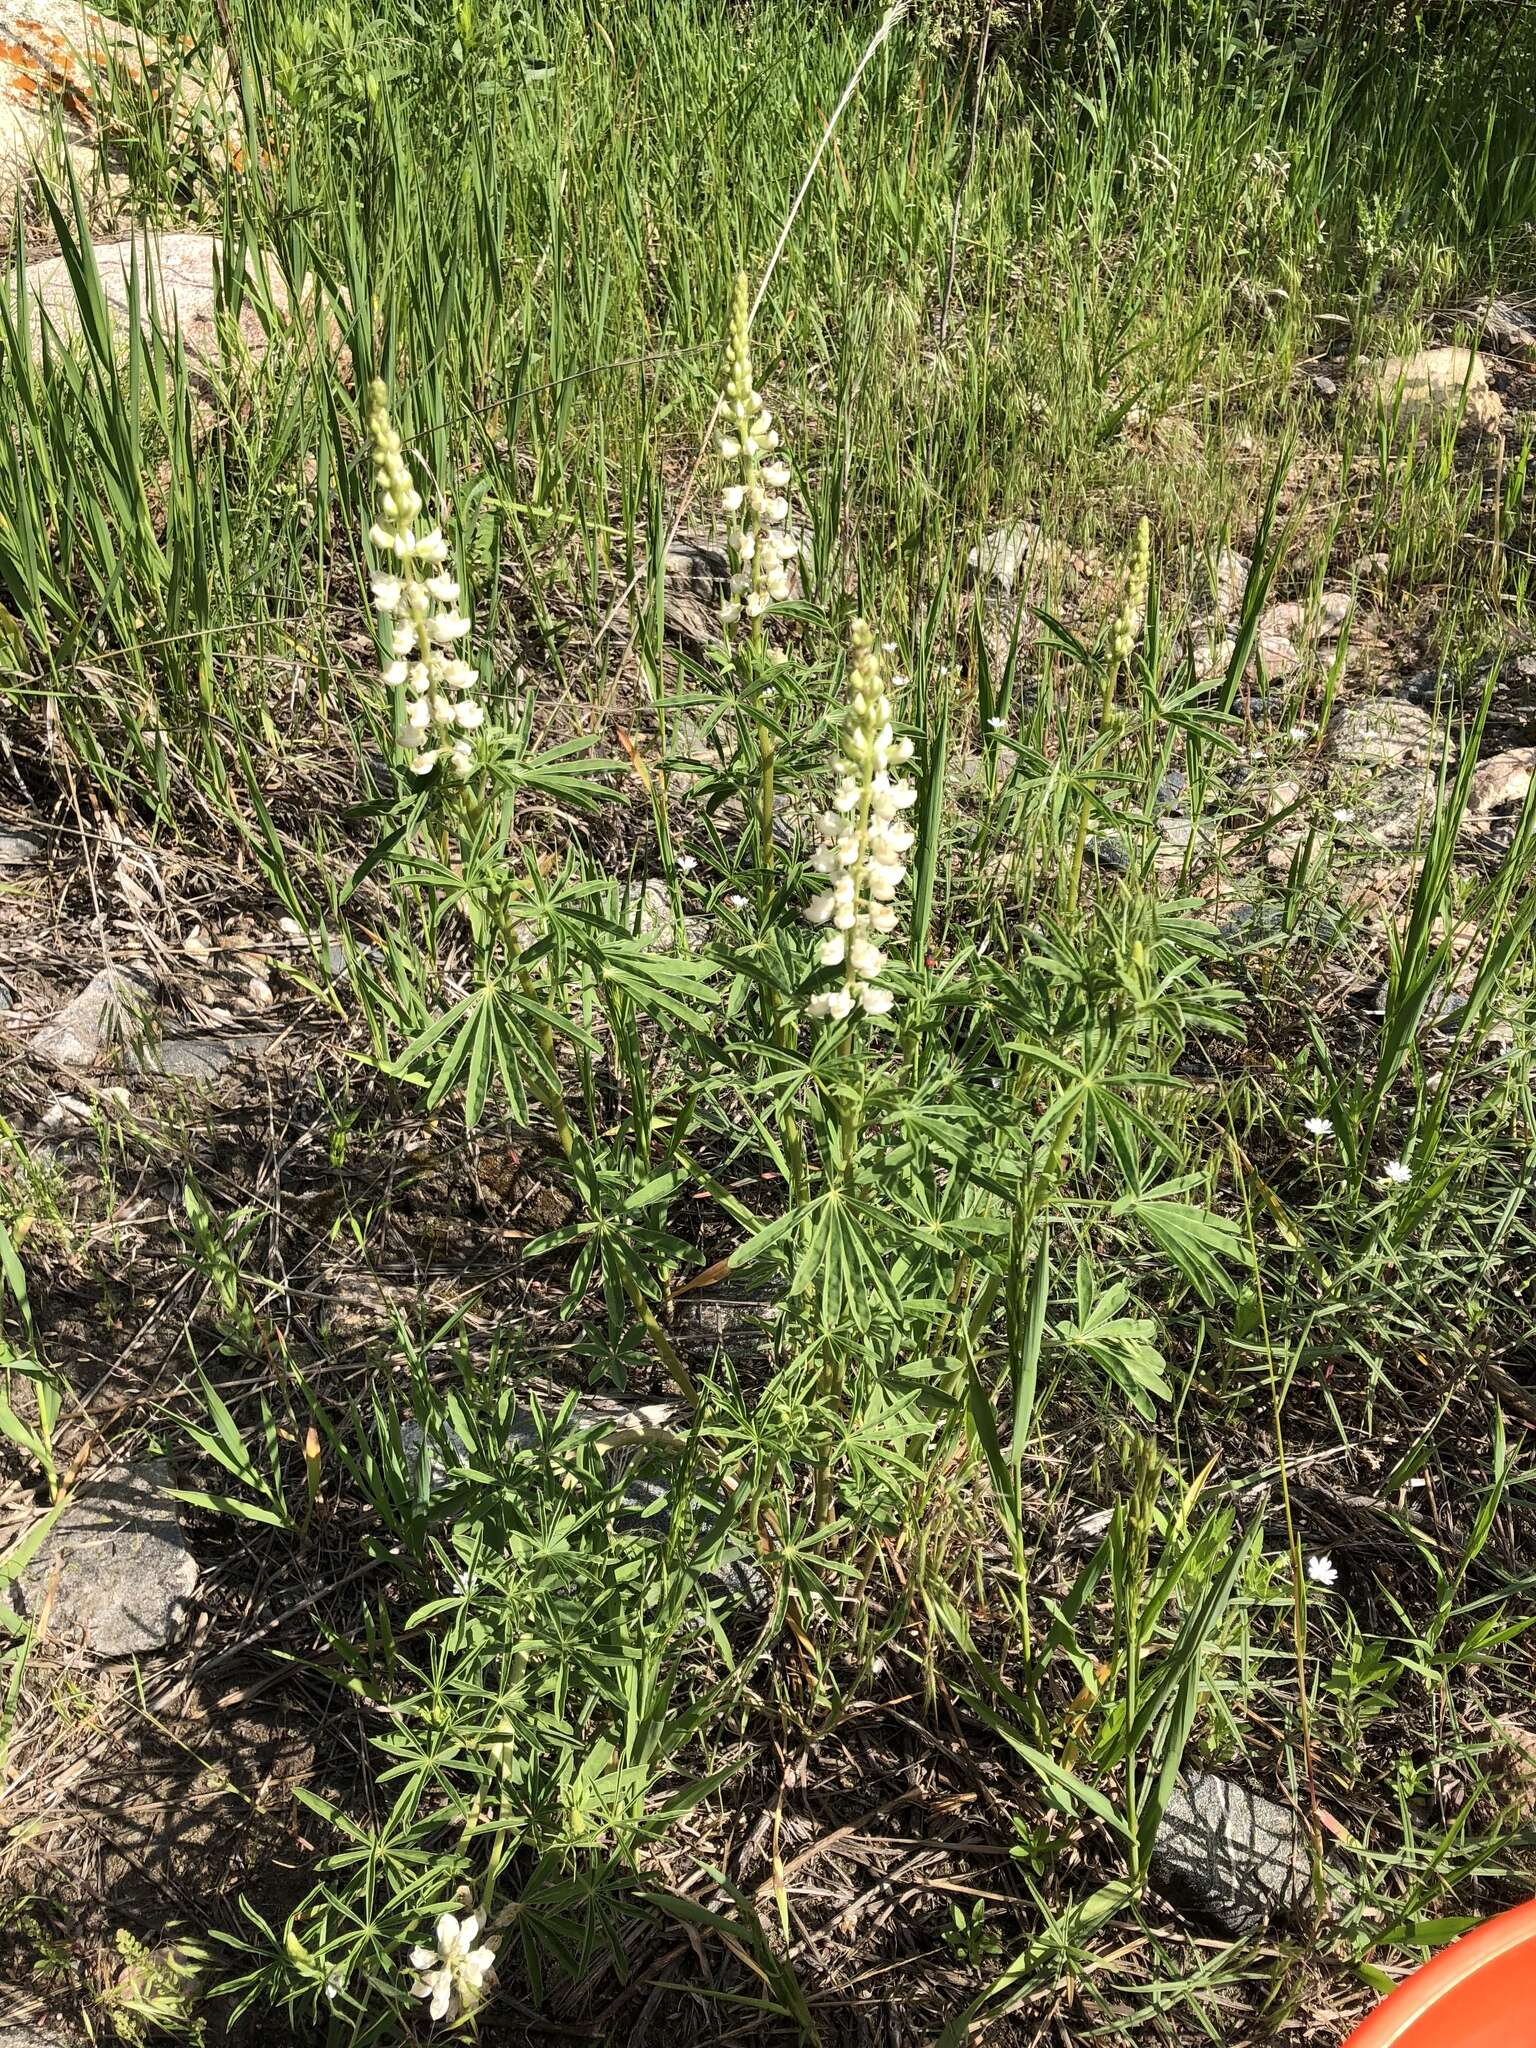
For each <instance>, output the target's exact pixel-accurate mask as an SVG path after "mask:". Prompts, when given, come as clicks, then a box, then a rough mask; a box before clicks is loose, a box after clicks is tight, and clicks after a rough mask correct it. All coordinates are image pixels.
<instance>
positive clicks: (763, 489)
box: [719, 271, 795, 626]
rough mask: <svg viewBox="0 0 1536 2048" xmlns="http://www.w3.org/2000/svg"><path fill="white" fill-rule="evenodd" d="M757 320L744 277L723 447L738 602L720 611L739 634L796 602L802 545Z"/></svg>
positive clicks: (730, 355)
mask: <svg viewBox="0 0 1536 2048" xmlns="http://www.w3.org/2000/svg"><path fill="white" fill-rule="evenodd" d="M751 318H752V309H751V305H750V302H749V300H748V297H747V276H746V272H745V271H739V272H738V273H737V276H736V288H735V292H734V294H733V296H732V300H731V335H730V343H729V347H728V350H727V355H726V378H725V395H724V397H723V399H722V401H721V404H722V406H723V409H724V413H725V425H724V427H723V428H722V429H721V432H720V444H719V445H720V453H721V454H722V455H723V456H724V457H725V460H726V462H727V463H728V464H729V465H730V466H731V472H732V474H731V480H730V482H729V483H727V485H726V486H725V488H724V490H723V491H722V492H721V493H720V509H721V510H722V512H724V514H725V526H726V546H727V548H728V550H729V553H730V558H731V588H730V594H729V596H728V597H726V599H725V600H724V602H723V603H722V604H721V606H720V622H721V624H722V625H725V626H734V625H735V624H736V623H737V621H738V620H739V619H740V618H741V617H742V614H743V613H745V614H746V616H747V618H749V619H751V620H753V621H756V620H758V619H760V618H761V617H762V616H763V613H764V612H766V611H767V609H768V607H769V606H770V605H772V604H782V603H783V602H784V600H785V599H786V598H787V597H788V596H789V594H790V585H789V565H790V563H791V562H792V561H793V560H794V557H795V548H794V543H793V541H791V540H790V538H789V536H788V535H787V534H786V533H785V532H784V531H783V528H784V524H785V522H786V520H787V519H788V518H789V500H788V498H786V497H785V496H784V488H785V486H786V484H788V482H789V465H788V464H787V463H786V462H784V461H782V460H781V459H780V457H779V454H778V447H779V430H778V428H777V427H776V426H775V425H774V424H773V415H772V413H770V412H769V410H768V408H767V407H766V406H765V405H764V404H763V394H762V393H761V392H760V391H757V390H754V389H753V385H752V335H751Z"/></svg>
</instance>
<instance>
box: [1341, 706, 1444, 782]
mask: <svg viewBox="0 0 1536 2048" xmlns="http://www.w3.org/2000/svg"><path fill="white" fill-rule="evenodd" d="M1328 745H1329V748H1330V750H1331V751H1332V753H1333V756H1334V759H1335V760H1336V761H1337V763H1338V764H1339V766H1340V767H1341V768H1344V769H1346V770H1348V769H1351V768H1370V769H1376V768H1412V767H1417V766H1421V765H1427V764H1429V763H1431V762H1434V763H1436V764H1438V762H1439V759H1440V745H1441V734H1440V729H1439V727H1438V726H1437V725H1436V724H1435V722H1434V720H1433V719H1432V718H1431V717H1430V716H1429V714H1428V713H1427V712H1426V711H1424V710H1422V709H1421V708H1420V707H1419V706H1418V705H1417V704H1409V703H1407V702H1405V700H1404V699H1403V698H1401V697H1367V698H1365V699H1363V700H1362V701H1361V702H1360V703H1358V704H1345V705H1344V706H1343V707H1342V708H1341V709H1340V710H1338V711H1335V713H1334V714H1333V717H1332V719H1331V720H1330V721H1329V725H1328Z"/></svg>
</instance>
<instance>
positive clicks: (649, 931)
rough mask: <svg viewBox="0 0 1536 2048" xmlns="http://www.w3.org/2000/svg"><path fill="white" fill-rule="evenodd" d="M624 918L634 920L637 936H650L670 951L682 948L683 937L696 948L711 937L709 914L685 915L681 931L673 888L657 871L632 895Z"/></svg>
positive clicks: (629, 920) (690, 946)
mask: <svg viewBox="0 0 1536 2048" xmlns="http://www.w3.org/2000/svg"><path fill="white" fill-rule="evenodd" d="M623 922H624V923H626V924H633V925H634V927H635V932H636V936H637V937H639V938H642V939H650V940H651V941H652V943H653V944H655V945H657V946H661V947H664V948H666V949H667V950H668V951H670V952H676V951H677V950H678V941H679V938H680V937H681V938H683V939H686V941H687V945H688V949H689V950H690V951H692V952H696V951H697V950H698V948H699V947H700V946H702V945H703V944H704V943H705V941H706V940H707V939H708V937H709V919H708V918H707V917H688V916H686V915H685V916H684V918H683V929H682V932H681V934H679V932H678V929H677V917H676V914H675V913H674V911H673V908H672V891H671V890H670V889H669V888H668V887H667V884H666V882H665V881H664V880H663V879H662V877H661V876H660V875H653V876H652V878H651V880H650V881H648V882H646V883H645V884H644V886H643V887H642V888H641V889H640V891H639V895H638V899H636V898H631V900H630V902H629V904H628V906H627V907H626V909H625V912H624V917H623Z"/></svg>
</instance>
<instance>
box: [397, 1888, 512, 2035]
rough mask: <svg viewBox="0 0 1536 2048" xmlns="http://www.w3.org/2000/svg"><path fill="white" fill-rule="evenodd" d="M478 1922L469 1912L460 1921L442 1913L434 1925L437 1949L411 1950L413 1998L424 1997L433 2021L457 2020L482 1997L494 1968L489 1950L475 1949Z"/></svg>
mask: <svg viewBox="0 0 1536 2048" xmlns="http://www.w3.org/2000/svg"><path fill="white" fill-rule="evenodd" d="M479 1932H480V1922H479V1921H478V1920H477V1919H476V1918H475V1916H474V1914H473V1913H470V1914H469V1915H467V1916H466V1918H464V1919H463V1920H460V1919H458V1918H457V1916H456V1915H454V1914H452V1913H444V1914H443V1915H442V1916H441V1918H440V1919H439V1920H438V1923H437V1947H436V1948H413V1949H412V1950H411V1968H412V1969H413V1970H414V1971H415V1972H416V1973H417V1975H416V1982H415V1983H414V1984H413V1985H412V1986H411V1996H412V1997H413V1998H425V1999H426V2000H427V2001H428V2004H427V2011H428V2013H429V2014H430V2015H431V2017H432V2018H433V2019H435V2020H448V2019H457V2018H458V2016H459V2014H460V2013H464V2012H473V2011H474V2009H475V2007H476V2006H477V2005H478V2004H479V2003H480V2000H481V1998H482V1997H483V1996H484V1993H485V1987H486V1981H487V1979H488V1978H489V1977H490V1976H491V1974H492V1972H493V1971H494V1969H495V1967H496V1951H495V1949H493V1948H476V1947H475V1937H476V1936H477V1935H478V1934H479Z"/></svg>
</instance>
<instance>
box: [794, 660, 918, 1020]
mask: <svg viewBox="0 0 1536 2048" xmlns="http://www.w3.org/2000/svg"><path fill="white" fill-rule="evenodd" d="M893 652H894V650H892V649H888V648H877V646H876V644H875V637H874V634H873V633H872V632H871V631H870V629H869V627H868V626H867V625H866V624H865V622H864V621H863V620H862V619H855V620H854V621H853V624H852V626H851V628H850V630H849V650H848V709H847V712H846V713H845V715H844V718H843V732H842V753H841V756H840V758H839V760H838V764H837V784H836V787H835V789H834V792H833V796H832V803H831V806H830V808H829V809H827V810H825V811H823V812H822V814H821V816H820V818H819V819H818V821H817V830H818V836H819V839H820V844H819V846H818V847H817V850H816V852H815V853H814V854H813V856H812V858H811V867H812V869H813V870H814V871H815V872H816V873H817V874H818V875H821V876H823V877H825V878H826V880H827V881H829V882H830V883H831V887H830V888H826V889H822V890H820V891H818V892H817V894H816V895H814V896H813V897H812V898H811V900H810V902H809V903H808V904H807V905H806V906H805V912H804V915H805V920H806V922H807V924H812V925H830V926H831V927H832V929H831V931H830V932H829V933H828V935H827V936H826V938H824V939H823V940H822V941H821V944H820V946H819V947H818V948H817V954H816V958H817V963H818V965H819V966H821V967H823V968H837V967H840V968H841V969H842V970H843V978H842V981H841V983H840V984H838V985H837V986H836V987H833V988H830V989H822V990H819V991H818V992H817V993H816V994H815V995H813V996H812V997H811V999H810V1001H809V1002H808V1003H807V1005H806V1011H807V1014H808V1015H809V1016H811V1017H818V1018H824V1019H827V1020H829V1021H831V1022H833V1023H841V1022H842V1021H843V1019H844V1018H846V1017H849V1016H851V1015H852V1014H853V1012H854V1009H855V1008H858V1009H860V1010H861V1011H862V1012H863V1014H864V1015H865V1016H866V1017H884V1016H888V1015H889V1013H890V1011H891V1010H892V1008H893V1007H894V1005H895V1001H896V998H895V995H894V994H893V992H892V991H891V990H890V989H888V988H885V987H883V986H880V985H879V977H880V975H881V974H882V973H883V972H884V970H885V968H886V967H887V965H888V964H889V962H888V959H887V955H886V953H885V952H884V950H883V949H882V948H881V947H880V946H879V945H878V944H877V943H876V935H878V936H879V937H881V938H888V937H889V936H890V935H891V933H893V932H894V931H895V930H896V928H897V923H898V918H897V912H896V908H895V899H896V895H897V892H898V891H899V890H900V888H901V885H902V883H903V882H904V881H905V880H906V875H907V869H906V861H905V855H906V854H907V853H908V852H910V850H911V848H912V847H913V845H914V844H915V843H916V838H917V835H916V833H915V832H914V831H913V830H912V829H911V827H910V826H908V825H904V824H898V823H897V822H896V820H897V819H898V818H899V817H900V816H901V814H902V813H903V812H904V811H907V810H910V809H911V807H912V805H913V804H915V803H916V801H917V787H916V784H915V783H912V782H910V781H908V780H907V779H906V778H905V777H903V776H899V775H894V776H893V775H892V773H891V770H892V768H893V767H897V766H901V765H903V764H904V763H906V762H907V761H910V760H911V758H912V743H911V741H910V740H898V739H897V738H896V737H895V736H894V734H893V732H892V729H891V718H892V706H891V698H890V685H891V681H892V679H893V677H892V662H891V656H892V653H893Z"/></svg>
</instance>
